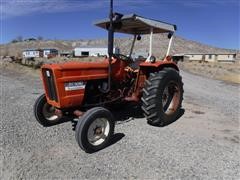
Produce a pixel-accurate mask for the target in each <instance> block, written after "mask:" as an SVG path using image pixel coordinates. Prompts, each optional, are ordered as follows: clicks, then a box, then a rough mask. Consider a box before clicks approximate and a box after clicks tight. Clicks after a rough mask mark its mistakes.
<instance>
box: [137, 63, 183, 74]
mask: <svg viewBox="0 0 240 180" xmlns="http://www.w3.org/2000/svg"><path fill="white" fill-rule="evenodd" d="M139 66H140V70H142V72H143V73H144V74H145V75H146V76H147V77H148V76H149V74H150V73H152V72H157V71H161V70H162V69H163V68H166V67H171V68H174V69H176V70H177V71H179V68H178V67H177V64H176V63H175V62H173V61H157V62H155V63H151V62H143V63H141V64H140V65H139Z"/></svg>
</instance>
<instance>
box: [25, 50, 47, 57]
mask: <svg viewBox="0 0 240 180" xmlns="http://www.w3.org/2000/svg"><path fill="white" fill-rule="evenodd" d="M22 55H23V57H24V58H35V57H43V50H41V49H26V50H24V51H23V52H22Z"/></svg>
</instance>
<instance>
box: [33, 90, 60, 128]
mask: <svg viewBox="0 0 240 180" xmlns="http://www.w3.org/2000/svg"><path fill="white" fill-rule="evenodd" d="M34 115H35V118H36V120H37V121H38V122H39V123H40V124H41V125H42V126H44V127H48V126H53V125H56V124H59V123H60V122H61V121H62V119H63V118H62V117H58V116H57V115H56V114H55V108H54V107H53V106H51V105H50V104H48V103H47V99H46V96H45V94H42V95H41V96H39V97H38V99H37V100H36V101H35V104H34Z"/></svg>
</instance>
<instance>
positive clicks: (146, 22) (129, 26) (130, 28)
mask: <svg viewBox="0 0 240 180" xmlns="http://www.w3.org/2000/svg"><path fill="white" fill-rule="evenodd" d="M109 22H110V21H109V19H104V20H100V21H97V22H95V23H94V24H95V25H96V26H98V27H101V28H104V29H107V27H108V25H109ZM121 23H122V26H121V28H120V29H115V30H114V31H115V32H120V33H127V34H150V29H151V28H153V33H166V32H174V31H175V30H176V25H173V24H169V23H165V22H162V21H157V20H152V19H147V18H144V17H141V16H138V15H136V14H130V15H124V16H123V17H122V18H121Z"/></svg>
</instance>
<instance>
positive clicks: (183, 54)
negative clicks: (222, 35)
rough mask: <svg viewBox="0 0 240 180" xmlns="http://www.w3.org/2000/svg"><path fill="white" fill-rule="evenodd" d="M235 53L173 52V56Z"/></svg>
mask: <svg viewBox="0 0 240 180" xmlns="http://www.w3.org/2000/svg"><path fill="white" fill-rule="evenodd" d="M235 54H236V53H181V54H174V55H173V56H185V55H235Z"/></svg>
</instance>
